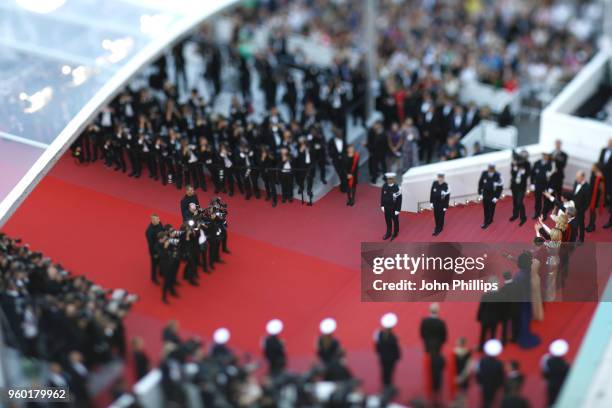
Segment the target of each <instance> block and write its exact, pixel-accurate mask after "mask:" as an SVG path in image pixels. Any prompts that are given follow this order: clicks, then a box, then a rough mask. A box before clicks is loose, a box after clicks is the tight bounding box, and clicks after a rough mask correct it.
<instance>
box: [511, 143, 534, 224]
mask: <svg viewBox="0 0 612 408" xmlns="http://www.w3.org/2000/svg"><path fill="white" fill-rule="evenodd" d="M529 168H530V165H529V162H528V161H527V159H525V158H524V157H522V156H519V155H514V154H513V157H512V165H511V167H510V176H511V180H510V190H511V191H512V217H510V219H509V221H514V220H516V219H517V218H519V217H520V219H521V222H520V224H519V226H522V225H523V224H525V222H527V216H526V215H525V203H524V200H525V193H526V192H527V179H528V178H529Z"/></svg>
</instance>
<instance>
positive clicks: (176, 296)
mask: <svg viewBox="0 0 612 408" xmlns="http://www.w3.org/2000/svg"><path fill="white" fill-rule="evenodd" d="M170 294H171V295H172V296H174V297H175V298H179V297H180V296H179V294H178V293H176V292H170Z"/></svg>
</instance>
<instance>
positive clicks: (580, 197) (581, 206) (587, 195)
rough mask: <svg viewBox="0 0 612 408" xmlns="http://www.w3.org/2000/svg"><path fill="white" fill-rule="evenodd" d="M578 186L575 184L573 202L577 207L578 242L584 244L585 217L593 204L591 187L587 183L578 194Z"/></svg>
mask: <svg viewBox="0 0 612 408" xmlns="http://www.w3.org/2000/svg"><path fill="white" fill-rule="evenodd" d="M577 186H578V183H574V189H573V190H572V192H573V194H574V197H573V201H574V204H575V205H576V223H577V227H578V232H579V235H578V240H579V241H580V242H584V216H585V214H586V211H587V209H588V208H589V204H590V202H591V187H590V186H589V183H587V182H586V181H585V182H584V183H583V184H582V187H580V190H578V192H576V187H577Z"/></svg>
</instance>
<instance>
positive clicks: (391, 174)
mask: <svg viewBox="0 0 612 408" xmlns="http://www.w3.org/2000/svg"><path fill="white" fill-rule="evenodd" d="M385 177H386V178H391V177H397V174H395V173H385Z"/></svg>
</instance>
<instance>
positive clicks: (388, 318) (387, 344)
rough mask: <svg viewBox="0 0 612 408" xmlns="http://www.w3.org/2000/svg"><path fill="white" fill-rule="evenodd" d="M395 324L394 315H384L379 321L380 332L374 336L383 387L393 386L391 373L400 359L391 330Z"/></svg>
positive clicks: (395, 318)
mask: <svg viewBox="0 0 612 408" xmlns="http://www.w3.org/2000/svg"><path fill="white" fill-rule="evenodd" d="M396 324H397V316H396V315H395V314H394V313H386V314H384V315H383V316H382V318H381V319H380V325H381V326H382V328H381V330H377V331H376V333H375V334H374V341H375V344H376V353H377V354H378V359H379V360H380V367H381V373H382V383H383V386H384V387H388V386H390V385H392V384H393V371H394V370H395V365H396V364H397V362H398V361H399V359H400V358H401V352H400V348H399V343H398V341H397V337H396V336H395V334H394V333H393V330H392V329H393V328H394V327H395V325H396Z"/></svg>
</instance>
